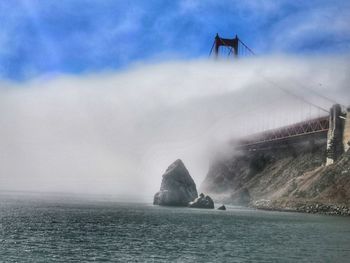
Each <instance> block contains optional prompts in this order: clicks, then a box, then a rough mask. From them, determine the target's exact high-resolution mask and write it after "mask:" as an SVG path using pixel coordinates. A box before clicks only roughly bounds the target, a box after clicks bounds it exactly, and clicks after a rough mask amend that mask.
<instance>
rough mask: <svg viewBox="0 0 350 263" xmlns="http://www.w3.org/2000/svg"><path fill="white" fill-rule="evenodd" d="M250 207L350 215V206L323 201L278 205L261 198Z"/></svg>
mask: <svg viewBox="0 0 350 263" xmlns="http://www.w3.org/2000/svg"><path fill="white" fill-rule="evenodd" d="M249 207H251V208H255V209H259V210H267V211H280V212H298V213H308V214H322V215H333V216H335V215H336V216H350V207H348V206H346V205H336V204H322V203H298V204H293V205H292V206H288V205H283V206H281V205H277V204H274V203H273V202H271V201H270V200H259V201H255V202H254V203H252V204H250V205H249Z"/></svg>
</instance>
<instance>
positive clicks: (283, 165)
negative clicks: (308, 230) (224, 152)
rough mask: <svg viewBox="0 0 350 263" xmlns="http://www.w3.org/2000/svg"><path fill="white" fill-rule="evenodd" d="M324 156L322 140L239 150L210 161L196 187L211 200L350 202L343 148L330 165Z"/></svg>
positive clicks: (293, 204)
mask: <svg viewBox="0 0 350 263" xmlns="http://www.w3.org/2000/svg"><path fill="white" fill-rule="evenodd" d="M325 160H326V146H325V141H320V142H318V143H316V144H315V143H312V144H310V143H304V144H299V145H294V146H288V147H284V148H279V149H278V148H277V149H276V148H274V149H270V150H266V149H265V150H259V151H251V152H244V151H241V152H237V153H236V154H235V155H234V156H231V157H230V158H220V159H217V160H216V161H214V162H213V163H212V165H211V167H210V169H209V172H208V174H207V176H206V178H205V180H204V182H203V183H202V185H201V191H205V192H208V193H210V194H211V195H212V196H213V197H214V199H216V200H217V201H222V202H227V203H231V204H239V205H250V206H255V207H262V208H267V209H285V208H288V209H293V210H298V209H299V208H300V207H303V206H307V205H313V204H317V206H318V205H327V206H330V205H337V206H342V207H343V206H344V207H347V208H348V207H350V153H349V151H348V152H347V153H345V154H343V155H342V157H341V158H340V159H339V160H338V161H337V162H336V163H334V164H333V165H330V166H327V167H325V166H324V163H325ZM347 208H344V209H347ZM347 211H348V210H347ZM349 213H350V210H349Z"/></svg>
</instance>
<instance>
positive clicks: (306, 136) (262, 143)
mask: <svg viewBox="0 0 350 263" xmlns="http://www.w3.org/2000/svg"><path fill="white" fill-rule="evenodd" d="M328 129H329V116H323V117H319V118H315V119H310V120H306V121H303V122H298V123H295V124H292V125H288V126H284V127H280V128H277V129H273V130H268V131H264V132H261V133H257V134H252V135H249V136H248V137H245V138H242V139H240V140H239V141H238V142H236V144H235V145H236V148H238V149H246V150H257V149H264V148H266V147H268V148H274V147H277V146H279V147H283V146H288V145H290V144H294V143H300V142H303V141H315V140H325V141H326V140H327V132H328Z"/></svg>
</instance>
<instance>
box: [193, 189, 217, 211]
mask: <svg viewBox="0 0 350 263" xmlns="http://www.w3.org/2000/svg"><path fill="white" fill-rule="evenodd" d="M188 206H189V207H193V208H210V209H213V208H214V201H213V199H211V198H210V196H209V195H204V194H203V193H201V194H200V195H199V197H198V198H196V199H195V200H193V201H192V202H190V203H189V204H188Z"/></svg>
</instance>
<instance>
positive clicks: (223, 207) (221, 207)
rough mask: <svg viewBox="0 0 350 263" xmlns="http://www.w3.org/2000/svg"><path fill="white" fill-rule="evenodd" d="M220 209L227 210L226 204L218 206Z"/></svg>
mask: <svg viewBox="0 0 350 263" xmlns="http://www.w3.org/2000/svg"><path fill="white" fill-rule="evenodd" d="M218 210H226V206H224V205H222V206H220V207H219V208H218Z"/></svg>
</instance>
